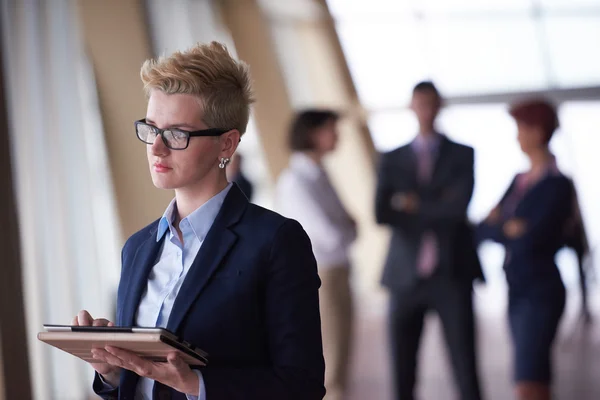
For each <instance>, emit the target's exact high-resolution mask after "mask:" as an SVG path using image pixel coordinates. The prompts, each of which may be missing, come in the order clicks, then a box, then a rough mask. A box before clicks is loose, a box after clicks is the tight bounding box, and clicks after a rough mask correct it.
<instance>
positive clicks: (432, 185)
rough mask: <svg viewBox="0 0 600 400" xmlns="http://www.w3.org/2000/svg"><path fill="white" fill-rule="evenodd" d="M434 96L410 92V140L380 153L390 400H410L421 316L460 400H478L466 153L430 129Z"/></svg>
mask: <svg viewBox="0 0 600 400" xmlns="http://www.w3.org/2000/svg"><path fill="white" fill-rule="evenodd" d="M440 106H441V97H440V95H439V93H438V91H437V89H436V87H435V86H434V85H433V83H431V82H421V83H419V84H418V85H416V87H415V88H414V91H413V97H412V103H411V108H412V110H413V111H414V113H415V115H416V117H417V119H418V121H419V134H418V135H417V137H416V138H415V139H414V141H413V142H411V143H410V144H408V145H406V146H402V147H400V148H398V149H396V150H394V151H392V152H389V153H386V154H383V155H382V157H381V165H380V171H379V177H378V185H377V194H376V217H377V222H378V223H380V224H385V225H389V226H390V227H391V228H392V238H391V243H390V249H389V253H388V257H387V261H386V263H385V267H384V272H383V278H382V284H383V285H384V286H385V287H387V288H388V289H389V291H390V314H389V325H390V341H391V347H392V358H393V379H394V381H395V385H396V398H397V399H399V400H412V399H413V398H414V387H415V381H416V370H417V353H418V347H419V341H420V337H421V332H422V328H423V321H424V317H425V314H426V313H427V311H429V310H435V311H436V312H437V313H438V314H439V316H440V319H441V322H442V326H443V329H444V335H445V337H446V341H447V344H448V348H449V353H450V359H451V361H452V367H453V369H454V375H455V379H456V382H457V384H458V387H459V390H460V393H461V399H462V400H479V399H480V398H481V394H480V388H479V379H478V374H477V367H476V356H475V332H474V315H473V306H472V282H473V280H474V279H476V278H482V277H483V276H482V272H481V266H480V264H479V259H478V257H477V253H476V249H475V246H474V241H473V238H472V230H471V227H470V226H469V225H468V222H467V206H468V204H469V201H470V199H471V195H472V193H473V184H474V178H473V161H474V152H473V149H472V148H470V147H467V146H463V145H461V144H458V143H454V142H452V141H451V140H449V139H448V138H447V137H445V136H443V135H441V134H440V133H438V132H437V131H436V130H435V119H436V116H437V114H438V112H439V109H440Z"/></svg>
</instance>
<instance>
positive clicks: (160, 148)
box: [150, 135, 169, 155]
mask: <svg viewBox="0 0 600 400" xmlns="http://www.w3.org/2000/svg"><path fill="white" fill-rule="evenodd" d="M150 146H151V149H152V154H154V155H163V154H165V153H167V152H168V151H169V148H168V147H167V146H166V145H165V142H164V141H163V138H162V136H161V135H156V137H155V138H154V143H152V144H151V145H150Z"/></svg>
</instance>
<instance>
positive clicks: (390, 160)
mask: <svg viewBox="0 0 600 400" xmlns="http://www.w3.org/2000/svg"><path fill="white" fill-rule="evenodd" d="M396 169H397V168H396V167H395V165H394V153H387V154H382V155H381V159H380V162H379V168H378V172H377V189H376V191H375V219H376V221H377V223H378V224H384V225H390V226H392V227H394V228H400V229H412V228H414V227H416V223H417V218H416V215H415V214H409V213H407V212H405V211H400V210H395V209H394V208H393V207H392V197H393V196H394V194H396V192H397V186H398V183H400V184H402V183H403V182H402V181H403V180H404V179H405V177H403V176H402V174H401V171H397V170H396Z"/></svg>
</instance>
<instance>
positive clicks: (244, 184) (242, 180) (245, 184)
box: [233, 171, 254, 201]
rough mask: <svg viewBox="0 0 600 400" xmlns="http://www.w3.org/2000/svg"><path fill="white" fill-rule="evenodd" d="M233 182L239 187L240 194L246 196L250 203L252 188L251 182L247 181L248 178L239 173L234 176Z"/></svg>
mask: <svg viewBox="0 0 600 400" xmlns="http://www.w3.org/2000/svg"><path fill="white" fill-rule="evenodd" d="M233 181H234V182H235V183H237V185H238V186H239V187H240V189H241V190H242V192H243V193H244V194H245V195H246V197H247V198H248V200H250V201H252V195H253V194H254V186H253V185H252V182H250V181H249V180H248V178H246V175H244V174H243V173H242V172H241V171H240V173H238V174H237V175H236V177H235V178H233Z"/></svg>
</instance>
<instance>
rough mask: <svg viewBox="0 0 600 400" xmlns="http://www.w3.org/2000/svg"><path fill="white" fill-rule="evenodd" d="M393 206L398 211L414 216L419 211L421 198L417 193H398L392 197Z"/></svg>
mask: <svg viewBox="0 0 600 400" xmlns="http://www.w3.org/2000/svg"><path fill="white" fill-rule="evenodd" d="M391 206H392V208H393V209H395V210H397V211H406V212H407V213H410V214H414V213H416V212H417V210H418V209H419V197H418V196H417V195H416V194H415V193H412V192H411V193H396V194H394V195H393V196H392V199H391Z"/></svg>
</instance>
